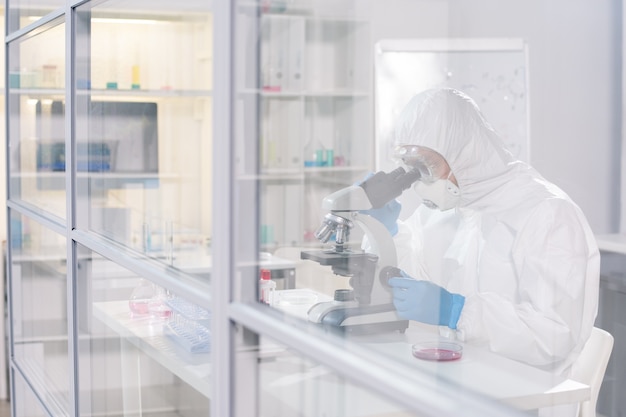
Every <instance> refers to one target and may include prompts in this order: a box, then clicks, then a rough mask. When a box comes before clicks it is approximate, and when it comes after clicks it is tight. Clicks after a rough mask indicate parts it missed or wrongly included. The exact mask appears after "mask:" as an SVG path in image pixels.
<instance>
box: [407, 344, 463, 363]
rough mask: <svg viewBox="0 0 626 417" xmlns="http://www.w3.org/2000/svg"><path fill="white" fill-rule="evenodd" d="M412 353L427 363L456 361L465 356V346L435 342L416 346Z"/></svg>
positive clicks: (412, 348) (413, 347)
mask: <svg viewBox="0 0 626 417" xmlns="http://www.w3.org/2000/svg"><path fill="white" fill-rule="evenodd" d="M411 352H412V353H413V356H415V357H416V358H418V359H423V360H427V361H437V362H445V361H454V360H457V359H460V358H461V356H463V346H462V345H461V344H460V343H457V342H452V341H443V340H434V341H428V342H421V343H416V344H414V345H413V346H412V347H411Z"/></svg>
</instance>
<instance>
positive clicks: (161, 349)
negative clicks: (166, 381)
mask: <svg viewBox="0 0 626 417" xmlns="http://www.w3.org/2000/svg"><path fill="white" fill-rule="evenodd" d="M93 315H94V317H95V318H97V319H98V320H100V321H101V322H103V323H104V324H106V325H107V326H108V327H110V328H111V329H112V330H114V331H115V332H116V333H118V334H119V335H120V337H122V338H123V339H124V340H126V341H128V342H130V343H131V344H133V345H134V346H135V347H136V348H137V349H139V350H140V351H142V352H144V353H145V354H147V355H148V356H149V357H150V358H152V359H154V360H155V361H156V362H158V363H160V364H161V365H163V366H164V367H165V368H166V369H168V370H169V371H170V372H172V373H173V374H175V375H177V376H178V377H179V378H181V379H182V380H183V381H185V382H186V383H187V384H189V385H190V386H191V387H193V388H194V389H196V390H197V391H198V392H200V393H201V394H203V395H205V396H206V397H208V398H210V393H211V384H210V373H211V359H210V354H209V353H193V354H192V353H189V352H187V351H185V350H184V349H183V348H182V347H181V346H180V345H178V344H177V343H176V342H175V341H173V340H172V339H171V338H169V337H168V336H167V335H166V334H165V331H164V330H165V326H166V322H165V321H164V320H159V319H154V318H133V317H131V315H130V309H129V307H128V301H127V300H124V301H107V302H100V303H94V304H93Z"/></svg>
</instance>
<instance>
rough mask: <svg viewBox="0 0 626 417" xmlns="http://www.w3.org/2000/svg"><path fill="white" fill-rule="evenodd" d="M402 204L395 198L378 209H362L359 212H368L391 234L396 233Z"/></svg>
mask: <svg viewBox="0 0 626 417" xmlns="http://www.w3.org/2000/svg"><path fill="white" fill-rule="evenodd" d="M401 209H402V205H401V204H400V202H399V201H398V200H396V199H395V198H394V199H393V200H391V201H390V202H388V203H387V204H385V205H384V206H382V207H381V208H378V209H369V210H363V211H362V212H361V213H363V214H368V215H370V216H372V217H373V218H375V219H376V220H378V221H379V222H381V223H382V224H383V225H384V226H385V227H386V228H387V230H388V231H389V233H390V234H391V236H395V235H396V234H397V233H398V217H399V216H400V210H401Z"/></svg>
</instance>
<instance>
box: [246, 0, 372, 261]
mask: <svg viewBox="0 0 626 417" xmlns="http://www.w3.org/2000/svg"><path fill="white" fill-rule="evenodd" d="M340 5H341V2H338V3H337V5H336V6H339V7H336V8H335V9H334V10H317V9H315V8H313V7H312V5H311V4H309V3H305V2H291V3H289V4H288V5H286V6H285V9H281V8H280V7H278V6H276V7H272V5H267V7H266V8H265V9H263V8H262V9H261V10H262V12H263V13H262V15H261V18H260V33H261V40H260V48H259V57H258V61H259V66H260V69H261V74H260V77H259V78H260V79H259V80H258V84H257V85H256V86H255V85H251V83H248V84H244V85H248V86H249V88H247V89H245V88H244V89H243V90H242V91H241V92H240V96H241V97H242V100H244V101H245V99H246V97H249V98H252V99H258V106H259V132H260V133H259V135H260V136H259V155H260V159H259V161H258V164H259V177H258V178H259V180H260V181H261V185H262V187H261V190H262V191H261V195H262V199H263V202H262V209H261V210H262V212H261V219H262V220H261V232H260V233H261V243H262V245H263V247H264V248H266V249H268V250H272V249H273V248H275V247H280V246H302V245H310V244H314V243H315V238H314V237H313V232H314V231H315V229H316V228H317V227H318V226H319V222H320V221H321V219H322V217H323V215H324V214H325V213H323V212H322V211H321V202H322V199H323V198H324V196H326V195H327V194H330V193H331V192H334V191H336V190H337V189H339V188H343V187H345V186H348V185H350V184H352V183H354V182H355V181H356V180H358V179H359V178H362V177H363V175H364V174H365V173H367V172H368V171H371V170H372V167H373V154H372V151H373V137H372V133H371V132H372V130H373V129H372V117H371V114H372V110H371V105H372V103H371V102H372V100H371V93H370V91H371V88H370V78H371V74H370V68H371V56H370V50H369V24H368V22H367V21H365V20H359V19H353V18H348V17H345V16H342V11H341V10H340ZM250 7H251V6H250ZM251 80H252V78H251ZM253 134H254V132H253Z"/></svg>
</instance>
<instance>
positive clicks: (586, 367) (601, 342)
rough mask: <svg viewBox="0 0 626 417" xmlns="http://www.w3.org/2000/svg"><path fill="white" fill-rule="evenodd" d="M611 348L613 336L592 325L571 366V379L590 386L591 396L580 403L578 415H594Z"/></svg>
mask: <svg viewBox="0 0 626 417" xmlns="http://www.w3.org/2000/svg"><path fill="white" fill-rule="evenodd" d="M612 350H613V336H612V335H611V334H610V333H609V332H607V331H606V330H602V329H599V328H597V327H594V328H593V329H592V331H591V336H590V337H589V339H588V340H587V343H585V347H584V348H583V350H582V352H581V353H580V356H579V357H578V359H577V360H576V362H575V363H574V366H573V367H572V379H573V380H575V381H578V382H582V383H583V384H587V385H589V387H590V388H591V397H590V399H589V400H588V401H585V402H583V403H582V404H580V408H579V413H578V415H579V417H595V415H596V403H597V402H598V393H599V392H600V386H601V385H602V380H603V379H604V373H605V372H606V367H607V364H608V363H609V358H610V356H611V352H612Z"/></svg>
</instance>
